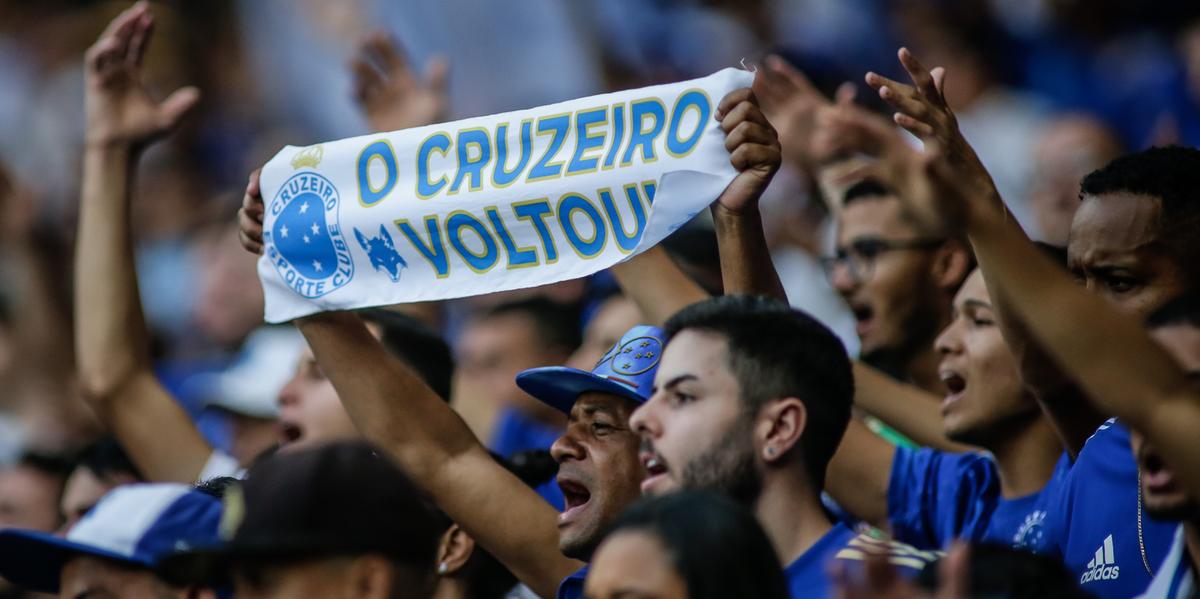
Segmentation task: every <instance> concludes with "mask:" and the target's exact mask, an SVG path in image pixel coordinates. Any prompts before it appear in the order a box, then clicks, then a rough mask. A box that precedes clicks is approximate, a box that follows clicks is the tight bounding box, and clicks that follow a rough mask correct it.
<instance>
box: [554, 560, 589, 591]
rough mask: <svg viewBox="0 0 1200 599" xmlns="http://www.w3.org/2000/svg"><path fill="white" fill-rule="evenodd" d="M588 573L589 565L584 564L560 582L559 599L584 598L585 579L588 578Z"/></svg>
mask: <svg viewBox="0 0 1200 599" xmlns="http://www.w3.org/2000/svg"><path fill="white" fill-rule="evenodd" d="M587 573H588V569H587V566H584V567H582V568H580V569H579V571H578V572H575V573H574V574H572V575H570V576H568V577H566V578H564V579H563V581H562V582H560V583H558V599H583V581H584V580H586V579H587Z"/></svg>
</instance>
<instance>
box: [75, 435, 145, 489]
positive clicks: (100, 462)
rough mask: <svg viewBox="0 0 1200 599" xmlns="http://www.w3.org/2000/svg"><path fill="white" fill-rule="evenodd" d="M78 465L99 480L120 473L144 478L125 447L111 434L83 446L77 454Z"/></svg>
mask: <svg viewBox="0 0 1200 599" xmlns="http://www.w3.org/2000/svg"><path fill="white" fill-rule="evenodd" d="M79 466H80V467H82V468H87V469H88V471H89V472H91V473H92V474H93V475H95V476H96V478H98V479H100V480H112V479H113V478H114V477H116V476H119V475H122V474H124V475H127V476H130V477H133V478H134V479H136V480H145V479H146V477H144V476H142V473H141V472H139V471H138V469H137V466H134V465H133V461H132V460H130V459H129V455H128V454H126V453H125V449H124V448H122V447H121V444H120V443H118V442H117V440H116V438H114V437H112V436H106V437H102V438H100V439H99V440H98V441H96V442H95V443H92V444H91V445H89V446H87V447H86V448H84V449H83V451H82V452H80V454H79Z"/></svg>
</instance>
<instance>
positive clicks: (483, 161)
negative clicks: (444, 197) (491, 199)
mask: <svg viewBox="0 0 1200 599" xmlns="http://www.w3.org/2000/svg"><path fill="white" fill-rule="evenodd" d="M471 148H475V149H476V151H477V152H478V154H476V155H475V157H473V158H472V157H471ZM491 161H492V140H491V139H490V138H489V137H488V131H487V129H481V128H480V129H463V130H462V131H459V132H458V172H457V173H455V175H454V183H451V184H450V191H448V192H446V193H458V188H459V187H460V186H462V182H463V179H465V178H467V177H470V179H471V191H479V190H480V189H483V167H485V166H487V165H488V163H489V162H491Z"/></svg>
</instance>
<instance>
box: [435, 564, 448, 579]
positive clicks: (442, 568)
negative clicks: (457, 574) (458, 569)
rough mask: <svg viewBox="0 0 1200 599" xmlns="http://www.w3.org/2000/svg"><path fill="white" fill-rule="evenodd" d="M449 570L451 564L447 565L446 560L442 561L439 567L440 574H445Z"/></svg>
mask: <svg viewBox="0 0 1200 599" xmlns="http://www.w3.org/2000/svg"><path fill="white" fill-rule="evenodd" d="M449 571H450V566H447V565H446V562H442V563H440V564H438V567H437V573H438V575H440V576H445V575H446V573H447V572H449Z"/></svg>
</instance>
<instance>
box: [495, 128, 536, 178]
mask: <svg viewBox="0 0 1200 599" xmlns="http://www.w3.org/2000/svg"><path fill="white" fill-rule="evenodd" d="M517 143H518V145H519V146H520V148H521V156H520V158H519V159H518V160H517V166H515V167H513V169H512V170H508V123H500V124H499V125H496V166H495V167H494V168H493V169H492V185H495V186H496V187H508V186H509V185H512V184H513V182H514V181H516V180H517V179H519V178H520V177H521V173H522V172H524V171H525V167H526V165H528V164H529V157H530V156H532V155H533V121H532V120H524V121H521V134H520V138H519V139H518V140H517Z"/></svg>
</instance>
